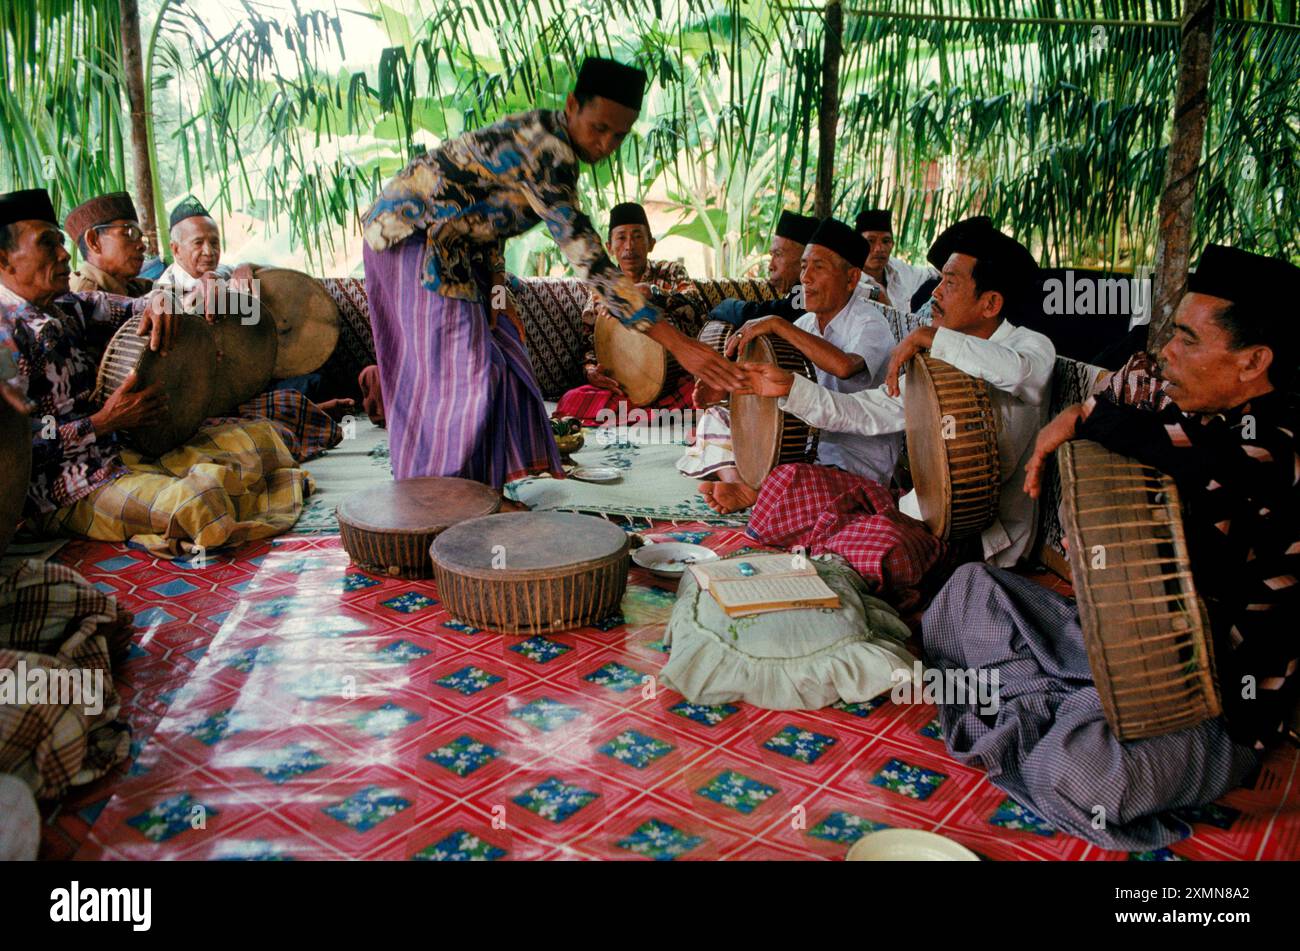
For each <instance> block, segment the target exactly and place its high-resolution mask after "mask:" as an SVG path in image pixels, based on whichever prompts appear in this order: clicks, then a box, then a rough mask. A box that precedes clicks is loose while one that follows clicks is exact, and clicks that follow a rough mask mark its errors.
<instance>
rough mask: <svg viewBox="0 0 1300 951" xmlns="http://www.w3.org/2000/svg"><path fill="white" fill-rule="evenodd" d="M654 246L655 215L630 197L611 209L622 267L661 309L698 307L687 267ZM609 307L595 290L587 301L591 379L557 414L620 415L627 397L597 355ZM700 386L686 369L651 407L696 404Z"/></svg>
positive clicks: (584, 417)
mask: <svg viewBox="0 0 1300 951" xmlns="http://www.w3.org/2000/svg"><path fill="white" fill-rule="evenodd" d="M654 247H655V239H654V236H653V235H652V234H651V233H650V219H649V218H647V217H646V213H645V209H644V208H642V207H641V206H640V205H638V204H637V203H636V202H634V201H626V202H623V203H622V204H619V205H615V206H614V207H613V208H612V209H610V212H609V251H610V254H611V255H613V257H614V260H616V261H617V262H618V267H619V270H621V271H622V272H623V273H624V274H625V275H627V277H628V278H629V279H630V280H632V281H633V283H635V284H636V285H637V287H638V289H640V291H641V293H643V294H645V295H647V296H648V297H649V299H650V300H651V301H653V302H654V303H655V304H657V305H658V306H659V307H660V308H661V309H671V310H676V307H675V306H673V305H672V304H670V303H669V302H670V301H674V303H675V304H676V305H677V306H683V305H684V306H685V307H687V308H689V309H691V310H692V311H694V310H695V309H696V308H695V307H693V306H692V302H690V301H683V300H682V299H681V297H680V295H685V296H688V297H692V298H693V297H695V296H696V292H695V287H694V285H692V284H691V279H690V277H688V276H687V274H686V268H685V267H684V266H682V264H681V262H680V261H652V260H650V252H651V251H653V250H654ZM608 313H609V311H608V310H607V309H606V307H605V305H604V303H603V302H602V301H601V299H600V297H599V296H598V295H597V294H596V293H595V291H593V292H592V293H591V294H590V295H589V296H588V298H587V306H586V307H584V308H583V310H582V334H583V339H584V340H585V341H586V343H585V346H586V348H587V352H586V355H585V356H584V358H583V371H584V374H585V376H586V378H587V385H586V386H579V387H575V388H574V389H572V390H569V392H567V393H565V394H564V396H562V397H560V402H559V405H558V406H557V407H556V410H555V415H556V416H572V417H575V418H576V419H580V420H581V421H582V422H583V424H584V425H587V426H594V425H595V424H596V423H597V422H599V421H600V419H601V414H602V412H604V411H607V410H608V411H611V412H613V413H615V415H617V414H618V404H619V403H620V402H622V401H623V400H625V399H626V398H627V394H626V391H624V389H623V386H622V384H620V383H619V382H618V380H616V379H614V378H613V377H612V376H610V375H609V373H608V371H607V368H605V367H603V366H601V365H600V363H599V362H598V361H597V360H596V352H595V344H594V342H593V339H594V331H595V326H596V320H597V319H598V318H599V317H601V316H604V315H608ZM694 389H695V383H694V380H693V379H692V378H691V377H689V376H686V375H685V374H683V376H682V380H681V382H680V383H679V384H678V385H676V386H671V387H669V389H668V392H666V393H665V394H664V395H663V396H662V397H660V398H659V399H658V400H656V401H655V402H654V403H652V404H650V406H649V407H648V409H685V408H686V407H687V406H689V405H690V396H691V392H692V391H693V390H694Z"/></svg>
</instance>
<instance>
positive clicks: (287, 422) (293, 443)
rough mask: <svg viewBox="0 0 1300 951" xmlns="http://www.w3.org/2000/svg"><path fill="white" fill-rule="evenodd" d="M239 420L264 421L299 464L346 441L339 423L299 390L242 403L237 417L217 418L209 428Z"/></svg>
mask: <svg viewBox="0 0 1300 951" xmlns="http://www.w3.org/2000/svg"><path fill="white" fill-rule="evenodd" d="M240 419H265V420H267V421H268V422H270V423H271V425H272V426H274V427H275V431H276V432H277V433H279V434H280V438H281V439H282V440H284V444H285V445H286V446H287V447H288V448H289V453H290V455H292V456H293V458H294V459H296V460H297V461H298V462H306V461H307V460H308V459H315V458H316V457H317V456H319V455H321V454H322V453H324V452H325V450H327V449H333V448H334V447H335V446H337V445H338V444H339V443H340V442H342V441H343V430H342V429H341V428H340V427H339V424H338V423H336V422H334V420H333V419H331V418H330V415H329V413H327V412H325V411H324V410H323V409H321V408H320V407H319V406H317V405H316V404H315V403H313V402H312V401H311V400H309V399H307V397H306V396H304V395H303V394H302V393H300V392H298V391H297V390H270V391H268V392H266V393H263V394H262V395H261V396H257V397H254V398H253V399H251V400H249V401H248V402H247V403H240V404H239V407H238V408H237V409H236V410H235V413H234V416H230V417H214V418H213V419H209V420H207V422H206V423H205V425H207V426H219V425H221V424H223V423H234V422H238V421H239V420H240Z"/></svg>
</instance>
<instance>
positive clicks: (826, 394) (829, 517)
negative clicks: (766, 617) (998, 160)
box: [714, 218, 1056, 612]
mask: <svg viewBox="0 0 1300 951" xmlns="http://www.w3.org/2000/svg"><path fill="white" fill-rule="evenodd" d="M930 259H931V260H932V261H934V260H938V261H940V263H941V264H942V267H943V279H942V281H941V282H940V284H939V286H938V287H937V288H935V291H934V298H933V315H934V324H933V325H932V326H928V327H921V328H920V329H918V330H916V331H914V332H912V333H911V334H909V335H908V336H907V337H906V338H905V339H904V340H903V342H902V343H900V344H899V345H898V346H897V347H895V348H894V351H893V354H892V355H891V357H890V360H889V366H888V368H887V369H886V371H885V376H884V383H883V385H881V386H880V387H878V388H876V389H870V390H863V391H861V392H858V393H834V392H831V391H830V390H828V389H826V388H825V387H821V386H818V385H817V384H815V383H812V382H810V381H808V380H806V379H804V378H803V377H800V376H796V375H794V374H791V373H788V372H786V371H785V370H782V369H780V368H778V367H775V366H770V365H760V364H746V365H745V370H746V373H747V374H748V376H749V384H748V390H749V391H750V392H754V393H757V394H759V395H761V396H774V397H778V398H779V399H780V403H779V405H780V407H781V409H783V410H785V411H786V412H788V413H793V414H794V415H795V416H798V417H799V418H800V419H803V420H805V421H806V422H808V423H809V424H810V425H813V426H816V427H818V428H819V429H822V430H824V431H828V432H831V433H854V434H857V435H859V436H877V435H883V434H891V433H901V432H902V431H903V428H904V416H903V398H902V396H903V393H902V391H903V389H904V388H905V381H902V380H899V379H898V374H899V371H900V370H901V369H902V368H903V366H904V365H905V364H906V363H907V361H908V360H910V359H911V358H912V357H913V356H914V355H915V354H917V353H919V352H920V351H922V350H927V349H928V350H929V351H930V353H931V354H932V355H933V356H934V357H935V358H937V359H939V360H943V361H944V362H946V363H949V364H951V365H952V366H954V367H956V368H957V369H959V370H961V371H962V372H963V373H967V374H969V375H971V376H974V377H977V378H979V379H982V380H984V381H985V382H987V383H988V385H989V396H990V400H991V402H992V404H993V411H994V413H995V414H996V416H997V440H998V453H999V458H1000V462H1001V473H1000V474H1001V482H1002V486H1003V489H1002V493H1001V498H1000V500H999V511H998V517H997V518H996V519H995V520H994V521H993V523H992V524H991V525H989V526H988V528H986V529H985V530H984V532H983V533H982V535H981V537H980V539H979V543H980V547H981V551H979V552H978V553H976V552H971V554H973V555H976V557H983V558H985V559H989V560H991V561H993V562H994V563H995V564H998V565H1003V566H1006V567H1011V566H1013V565H1015V564H1016V562H1017V561H1019V559H1020V558H1021V557H1023V556H1024V555H1025V554H1026V553H1027V552H1028V551H1029V550H1030V546H1031V543H1032V541H1033V534H1034V524H1035V520H1036V510H1035V505H1034V502H1033V500H1032V499H1029V498H1027V497H1025V496H1024V495H1023V493H1019V492H1013V491H1011V490H1010V488H1009V486H1010V485H1012V484H1015V485H1019V484H1020V482H1021V481H1022V480H1023V476H1022V473H1023V472H1024V466H1025V463H1026V461H1027V460H1028V459H1029V456H1030V453H1031V452H1032V449H1033V441H1034V436H1035V434H1036V433H1037V432H1038V430H1039V429H1040V428H1041V427H1042V425H1043V422H1044V420H1045V418H1046V413H1047V406H1048V401H1049V398H1050V394H1051V378H1052V370H1053V368H1054V366H1055V361H1056V349H1055V347H1053V346H1052V342H1051V341H1050V340H1049V339H1048V338H1047V337H1045V336H1043V335H1042V334H1040V333H1037V332H1035V331H1032V330H1029V329H1027V328H1024V327H1016V326H1014V325H1012V324H1010V323H1008V322H1007V321H1006V320H1005V319H1004V316H1003V315H1004V314H1005V313H1007V312H1008V310H1011V309H1012V307H1013V306H1014V304H1016V303H1017V302H1018V301H1019V300H1020V299H1021V298H1022V297H1023V295H1024V294H1025V293H1026V292H1027V291H1028V289H1029V287H1030V286H1031V280H1032V277H1033V274H1034V272H1035V271H1036V269H1037V265H1036V264H1035V262H1034V260H1033V257H1032V256H1031V255H1030V253H1029V251H1028V250H1027V249H1026V248H1025V247H1024V246H1023V245H1021V244H1020V243H1019V242H1017V241H1016V240H1014V239H1013V238H1011V237H1009V236H1007V235H1005V234H1003V233H1002V232H1000V231H997V230H996V229H994V228H993V227H992V226H991V225H990V224H989V223H988V219H986V218H985V219H969V220H967V221H963V222H959V223H957V224H956V225H953V226H952V227H951V228H949V229H948V230H947V231H945V232H944V233H943V234H942V235H940V236H939V238H938V239H937V240H936V241H935V243H934V245H933V247H931V249H930ZM823 438H825V437H823ZM714 498H715V499H716V490H715V493H714ZM716 507H717V506H715V508H716ZM920 517H921V511H920V506H919V503H918V501H917V498H916V493H915V492H914V491H913V492H909V493H908V494H907V495H905V496H903V497H902V499H899V500H897V501H896V498H895V495H894V493H893V492H892V491H891V490H890V488H889V487H888V485H886V484H885V480H884V479H869V478H864V477H862V476H857V475H854V474H852V473H849V472H844V471H841V470H838V469H832V468H828V467H826V466H818V465H803V464H800V465H788V466H779V467H777V468H776V469H774V470H773V471H772V473H771V474H770V475H769V476H768V477H767V479H766V480H765V481H764V482H763V485H762V487H761V489H760V491H759V493H758V497H757V500H756V501H755V502H754V512H753V515H752V516H751V517H750V521H749V529H748V530H749V533H750V534H751V535H753V536H754V537H755V538H757V539H759V540H760V541H762V542H764V543H766V544H769V545H779V546H782V547H794V546H802V547H804V548H806V549H808V550H809V553H810V554H819V553H821V552H826V551H830V552H835V553H837V554H839V555H842V556H843V557H845V558H846V559H848V561H849V563H850V564H852V565H853V567H854V568H855V569H856V570H857V571H858V573H859V574H861V575H862V576H863V577H864V578H866V579H867V580H868V581H869V582H871V583H873V584H875V585H877V586H879V590H880V592H881V596H882V597H889V598H892V599H893V600H894V603H895V604H896V606H897V607H899V609H900V610H902V611H904V612H906V611H908V610H911V609H913V608H915V607H917V606H919V605H920V604H921V602H922V600H923V598H924V591H923V589H922V583H923V581H925V582H926V584H927V585H928V584H929V583H930V582H931V581H932V580H933V575H934V571H933V570H934V569H935V568H936V566H937V565H939V564H940V562H941V561H943V560H945V558H947V559H948V560H960V559H961V558H962V557H964V555H965V553H964V552H958V551H949V550H948V549H947V548H946V547H945V545H944V543H943V542H941V541H940V540H939V539H937V538H935V537H934V536H933V535H931V534H930V532H929V530H928V529H926V527H925V525H924V523H922V522H921V521H920Z"/></svg>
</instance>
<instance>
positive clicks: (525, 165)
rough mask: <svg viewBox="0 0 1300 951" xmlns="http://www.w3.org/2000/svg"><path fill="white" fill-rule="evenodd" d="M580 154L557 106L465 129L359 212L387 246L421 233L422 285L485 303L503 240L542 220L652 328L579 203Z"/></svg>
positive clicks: (620, 304)
mask: <svg viewBox="0 0 1300 951" xmlns="http://www.w3.org/2000/svg"><path fill="white" fill-rule="evenodd" d="M577 188H578V159H577V156H576V154H575V153H574V151H573V145H572V144H571V142H570V140H569V131H568V124H567V120H566V118H565V115H564V113H563V112H561V111H550V110H535V111H533V112H524V113H519V114H518V115H513V116H507V117H506V118H504V119H502V120H501V121H500V122H497V123H494V124H493V125H490V126H486V127H484V128H482V129H477V130H475V131H473V132H467V133H466V134H464V135H462V136H460V137H459V138H456V139H452V140H451V141H449V142H446V143H444V144H443V145H441V146H440V147H438V148H436V149H434V150H433V151H431V152H429V153H427V154H425V155H421V156H419V157H418V158H416V159H415V160H413V161H412V162H411V164H410V165H408V166H407V167H406V168H405V169H404V170H403V171H401V172H399V173H398V174H397V176H396V177H394V178H393V179H392V181H390V182H389V183H388V184H387V185H386V186H385V187H384V189H383V191H382V192H380V194H379V198H378V199H377V200H376V201H375V203H374V205H372V206H371V208H370V210H369V211H367V212H366V214H365V215H364V217H363V225H364V233H365V239H366V242H367V243H368V244H369V245H370V247H371V248H373V249H374V250H376V251H384V250H387V249H388V248H391V247H393V246H395V245H397V244H400V243H401V242H403V241H405V240H406V239H407V238H410V237H411V236H412V235H414V234H415V233H416V232H420V231H422V232H423V233H424V242H425V258H424V274H423V278H422V283H423V285H424V286H425V287H426V288H428V289H429V290H431V291H434V292H436V293H438V294H441V295H443V296H444V297H452V298H456V299H459V300H469V301H481V300H482V299H483V292H484V289H485V288H488V287H490V286H491V284H492V278H493V275H494V274H498V273H502V272H504V271H505V253H504V247H503V241H504V240H505V239H506V238H511V237H514V236H516V235H520V234H523V233H524V232H525V231H527V230H528V229H530V228H532V227H533V226H534V225H536V224H537V223H538V222H545V223H546V227H547V230H548V231H549V232H550V234H551V237H552V238H553V239H554V240H555V243H556V244H558V245H559V246H560V250H561V251H563V252H564V255H565V257H567V258H568V259H569V262H570V263H571V264H572V265H573V267H574V269H575V270H576V271H577V273H578V276H579V277H581V278H582V279H583V280H586V281H588V282H590V283H591V284H592V286H593V287H594V288H595V289H596V290H597V291H599V292H600V294H601V296H602V297H603V298H604V299H605V302H606V306H607V307H608V308H609V312H610V313H611V314H612V315H613V316H614V317H616V318H618V319H619V320H620V321H622V322H623V323H624V324H627V325H629V326H632V327H635V328H637V329H638V330H648V329H649V328H650V325H651V324H653V323H654V322H655V321H657V320H658V319H659V317H660V312H659V309H658V308H657V307H655V306H654V305H653V304H651V303H650V302H649V301H647V300H646V298H645V295H643V294H642V293H641V291H639V290H638V289H637V288H636V286H635V284H634V283H633V282H632V281H631V280H630V279H629V278H628V277H627V276H626V275H624V274H623V272H622V271H621V270H619V268H618V266H617V265H616V264H615V263H614V262H613V261H611V260H610V258H609V255H608V254H606V253H605V247H604V245H603V244H601V241H600V237H599V235H597V234H596V232H595V230H594V229H593V228H592V226H591V219H589V218H588V217H587V215H586V214H584V213H583V211H582V209H581V208H580V207H579V205H578V191H577Z"/></svg>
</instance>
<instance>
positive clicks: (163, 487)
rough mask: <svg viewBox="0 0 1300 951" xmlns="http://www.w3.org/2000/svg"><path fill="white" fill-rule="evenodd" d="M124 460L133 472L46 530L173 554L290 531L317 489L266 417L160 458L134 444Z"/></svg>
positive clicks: (226, 427) (220, 429) (225, 427)
mask: <svg viewBox="0 0 1300 951" xmlns="http://www.w3.org/2000/svg"><path fill="white" fill-rule="evenodd" d="M122 463H123V464H124V465H125V466H126V467H127V469H128V470H129V471H128V472H127V474H126V475H124V476H122V477H120V478H118V479H115V480H113V481H112V482H110V483H108V484H107V485H104V486H101V487H100V488H98V489H96V490H95V491H94V492H92V493H91V494H90V495H88V496H86V497H85V498H84V499H82V500H81V501H79V502H76V503H74V504H73V505H70V506H66V507H64V508H61V509H59V510H58V511H57V512H54V513H52V514H51V515H48V516H45V517H44V519H43V520H42V527H43V529H44V530H45V531H46V532H48V533H58V534H67V535H77V536H81V537H84V538H93V539H95V540H96V541H109V542H130V543H131V544H132V545H135V546H138V547H141V548H145V549H148V550H149V551H150V552H152V553H153V554H155V555H158V556H159V557H162V558H173V557H176V556H178V555H182V554H188V553H192V552H194V551H195V550H196V548H197V547H199V546H201V547H203V548H205V549H213V548H219V547H222V546H224V545H238V544H241V543H243V542H246V541H252V540H254V539H259V538H267V537H269V536H272V535H278V534H280V533H282V532H286V531H288V530H289V529H290V528H292V527H293V524H294V522H296V521H297V520H298V516H299V515H300V514H301V513H302V506H303V500H304V499H305V498H307V496H309V495H310V494H311V492H312V482H311V477H310V476H309V475H308V474H307V473H306V471H304V470H302V469H299V468H298V467H297V464H296V463H295V462H294V459H293V456H291V455H290V454H289V450H288V448H287V447H286V446H285V444H284V441H283V440H282V439H281V438H280V436H279V433H278V432H277V431H276V428H275V427H274V426H273V425H272V424H271V423H269V422H267V421H266V420H255V421H250V420H241V421H238V422H225V423H221V424H219V425H216V426H205V427H204V428H203V429H200V430H199V431H198V433H197V434H196V435H195V436H194V437H193V438H192V439H191V440H190V441H189V442H188V443H186V444H185V445H184V446H181V447H180V448H179V449H173V450H172V451H171V452H169V453H167V454H166V455H164V456H162V458H160V459H151V460H147V461H146V460H145V459H144V458H143V457H142V456H140V454H139V453H135V452H129V451H127V452H123V453H122Z"/></svg>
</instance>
